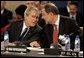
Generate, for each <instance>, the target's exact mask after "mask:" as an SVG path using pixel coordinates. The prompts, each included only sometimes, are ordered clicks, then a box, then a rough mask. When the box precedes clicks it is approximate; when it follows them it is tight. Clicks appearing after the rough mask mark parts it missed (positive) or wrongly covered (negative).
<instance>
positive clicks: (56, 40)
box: [53, 24, 58, 43]
mask: <svg viewBox="0 0 84 58" xmlns="http://www.w3.org/2000/svg"><path fill="white" fill-rule="evenodd" d="M53 26H54V30H53V43H58V32H57V25H55V24H54V25H53Z"/></svg>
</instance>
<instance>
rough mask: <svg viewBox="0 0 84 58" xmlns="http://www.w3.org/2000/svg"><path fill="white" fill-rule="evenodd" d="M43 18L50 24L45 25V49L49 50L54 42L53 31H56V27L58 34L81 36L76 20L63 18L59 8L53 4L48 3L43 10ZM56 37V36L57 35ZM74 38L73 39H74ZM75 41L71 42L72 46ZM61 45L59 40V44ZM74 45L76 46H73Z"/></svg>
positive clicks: (43, 36)
mask: <svg viewBox="0 0 84 58" xmlns="http://www.w3.org/2000/svg"><path fill="white" fill-rule="evenodd" d="M42 16H43V18H44V19H45V21H47V22H48V23H49V24H47V25H45V27H44V29H43V35H42V38H44V40H43V47H47V48H49V47H50V45H51V44H52V43H54V42H53V38H54V37H53V31H54V30H55V28H54V25H56V26H57V33H58V36H59V35H64V34H66V35H67V34H68V35H71V36H72V35H73V36H75V35H77V34H79V30H80V29H79V27H78V26H77V24H76V23H75V21H74V20H72V19H70V18H69V17H65V16H61V15H60V14H59V10H58V8H57V7H56V6H55V5H54V4H53V3H48V4H46V6H45V7H44V8H43V9H42ZM55 36H56V35H55ZM73 36H72V37H73ZM73 41H74V40H73V39H72V40H71V44H72V42H73ZM58 43H59V39H58V42H57V44H58ZM73 45H74V44H73Z"/></svg>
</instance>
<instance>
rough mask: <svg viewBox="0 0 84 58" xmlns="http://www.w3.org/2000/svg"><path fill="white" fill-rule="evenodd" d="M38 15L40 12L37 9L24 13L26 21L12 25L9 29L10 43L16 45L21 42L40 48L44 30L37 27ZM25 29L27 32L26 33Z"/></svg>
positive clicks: (27, 10)
mask: <svg viewBox="0 0 84 58" xmlns="http://www.w3.org/2000/svg"><path fill="white" fill-rule="evenodd" d="M38 15H39V11H38V9H37V8H33V7H32V8H30V9H29V8H27V9H26V10H25V13H24V20H21V21H17V22H13V23H11V24H10V26H9V28H8V33H9V41H10V42H15V43H18V42H21V43H22V44H25V45H27V46H31V47H40V44H39V42H38V41H39V37H40V36H39V35H40V31H41V29H42V28H41V27H40V26H38V25H37V21H38ZM25 29H26V30H27V31H26V32H25V33H24V31H25ZM23 34H24V35H23Z"/></svg>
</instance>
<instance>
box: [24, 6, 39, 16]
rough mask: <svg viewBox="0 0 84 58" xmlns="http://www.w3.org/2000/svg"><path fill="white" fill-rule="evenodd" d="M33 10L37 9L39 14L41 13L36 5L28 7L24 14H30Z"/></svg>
mask: <svg viewBox="0 0 84 58" xmlns="http://www.w3.org/2000/svg"><path fill="white" fill-rule="evenodd" d="M32 10H34V11H37V12H38V14H39V10H38V8H36V7H31V8H26V10H25V12H24V16H26V15H29V14H30V11H32Z"/></svg>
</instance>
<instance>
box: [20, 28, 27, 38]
mask: <svg viewBox="0 0 84 58" xmlns="http://www.w3.org/2000/svg"><path fill="white" fill-rule="evenodd" d="M27 33H28V28H25V30H24V32H23V33H22V34H21V35H20V37H19V40H22V39H23V38H24V37H25V36H26V34H27Z"/></svg>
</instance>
